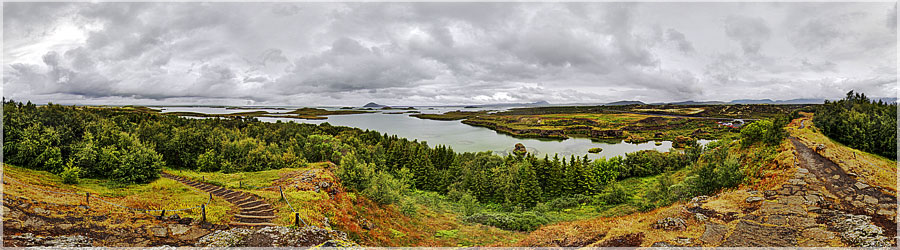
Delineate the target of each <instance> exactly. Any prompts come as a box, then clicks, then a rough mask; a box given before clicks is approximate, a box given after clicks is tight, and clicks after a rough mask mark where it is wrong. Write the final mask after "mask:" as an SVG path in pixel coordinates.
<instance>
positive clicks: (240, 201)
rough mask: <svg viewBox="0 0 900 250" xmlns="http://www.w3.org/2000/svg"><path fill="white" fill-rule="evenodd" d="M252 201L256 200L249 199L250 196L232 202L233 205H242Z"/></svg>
mask: <svg viewBox="0 0 900 250" xmlns="http://www.w3.org/2000/svg"><path fill="white" fill-rule="evenodd" d="M254 200H256V199H253V197H251V196H247V197H245V198H244V199H240V200H236V201H234V204H241V203H244V202H247V201H254Z"/></svg>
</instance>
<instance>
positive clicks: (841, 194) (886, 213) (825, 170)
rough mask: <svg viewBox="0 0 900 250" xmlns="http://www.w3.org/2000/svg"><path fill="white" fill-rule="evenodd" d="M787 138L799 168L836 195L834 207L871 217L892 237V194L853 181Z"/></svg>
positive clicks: (819, 157) (893, 226)
mask: <svg viewBox="0 0 900 250" xmlns="http://www.w3.org/2000/svg"><path fill="white" fill-rule="evenodd" d="M801 126H802V125H801ZM790 140H791V142H792V143H793V144H794V147H795V148H796V149H797V153H798V154H799V161H800V162H799V163H800V168H803V169H807V170H808V171H809V172H810V173H812V174H814V175H815V176H816V177H817V179H819V180H821V181H823V185H822V186H823V187H824V188H825V189H826V190H828V192H829V193H831V194H832V195H834V196H836V198H837V203H838V204H837V205H838V207H836V209H838V210H841V211H846V212H850V213H853V214H864V215H868V216H872V217H873V219H874V222H875V224H876V225H878V226H879V227H881V228H883V229H884V230H885V233H886V235H887V236H888V237H894V236H896V233H897V224H896V222H895V218H896V217H895V215H896V212H895V209H896V204H897V197H896V196H893V195H891V194H889V193H887V192H884V191H881V190H880V189H879V188H876V187H873V186H870V185H868V184H866V183H863V182H861V181H859V180H856V179H855V178H854V177H853V176H852V174H848V173H847V172H845V171H844V169H843V168H841V166H839V165H838V164H835V163H834V162H832V161H831V160H829V159H827V158H825V157H823V156H822V155H819V154H818V153H816V152H815V151H813V150H812V149H810V148H809V147H807V146H806V145H804V144H803V143H801V142H800V141H799V140H797V138H793V137H791V138H790Z"/></svg>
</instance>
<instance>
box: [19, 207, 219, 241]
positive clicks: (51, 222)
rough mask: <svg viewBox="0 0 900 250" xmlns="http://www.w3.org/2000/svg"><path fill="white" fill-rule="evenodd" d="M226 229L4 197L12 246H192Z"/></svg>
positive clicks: (170, 217) (172, 217)
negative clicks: (213, 232) (205, 236)
mask: <svg viewBox="0 0 900 250" xmlns="http://www.w3.org/2000/svg"><path fill="white" fill-rule="evenodd" d="M224 228H225V227H224V226H220V225H212V224H209V223H203V222H199V221H196V220H193V219H191V218H181V217H179V216H178V215H177V214H172V215H168V216H165V217H159V216H154V215H147V214H141V213H130V212H120V211H109V210H105V209H99V207H93V208H90V207H86V206H83V205H65V204H53V203H46V202H39V201H34V200H31V199H27V198H23V197H17V196H13V195H10V194H4V197H3V230H4V231H3V233H4V234H3V244H4V246H7V247H30V246H47V247H69V246H74V247H84V246H108V247H151V246H163V245H167V246H192V245H194V243H195V242H197V239H199V238H200V237H202V236H204V235H207V234H209V233H210V232H212V231H213V230H215V229H224ZM36 235H37V236H36Z"/></svg>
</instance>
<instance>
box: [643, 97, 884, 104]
mask: <svg viewBox="0 0 900 250" xmlns="http://www.w3.org/2000/svg"><path fill="white" fill-rule="evenodd" d="M886 99H889V98H886ZM894 99H895V100H896V98H894ZM824 102H825V99H811V98H806V99H790V100H777V101H775V100H772V99H737V100H733V101H730V102H722V101H700V102H698V101H683V102H672V103H653V105H662V104H671V105H720V104H729V105H733V104H744V105H747V104H822V103H824Z"/></svg>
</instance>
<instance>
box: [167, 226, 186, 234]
mask: <svg viewBox="0 0 900 250" xmlns="http://www.w3.org/2000/svg"><path fill="white" fill-rule="evenodd" d="M190 229H191V227H190V226H188V225H183V224H169V231H171V232H172V235H181V234H184V233H186V232H187V231H188V230H190Z"/></svg>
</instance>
